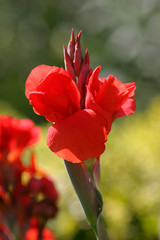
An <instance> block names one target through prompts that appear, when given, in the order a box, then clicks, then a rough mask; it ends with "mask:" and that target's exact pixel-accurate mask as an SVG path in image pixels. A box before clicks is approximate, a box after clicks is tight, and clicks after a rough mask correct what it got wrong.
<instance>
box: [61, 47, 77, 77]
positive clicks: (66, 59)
mask: <svg viewBox="0 0 160 240" xmlns="http://www.w3.org/2000/svg"><path fill="white" fill-rule="evenodd" d="M63 51H64V64H65V69H66V70H68V72H69V74H70V76H71V78H72V79H73V80H74V81H75V82H76V75H75V72H74V68H73V63H72V61H71V59H70V57H69V55H68V53H67V50H66V48H65V46H64V47H63Z"/></svg>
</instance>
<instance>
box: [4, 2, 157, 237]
mask: <svg viewBox="0 0 160 240" xmlns="http://www.w3.org/2000/svg"><path fill="white" fill-rule="evenodd" d="M72 28H74V29H75V31H77V32H78V31H80V30H81V29H82V30H83V34H82V50H83V52H84V51H85V48H86V47H88V49H89V55H90V64H91V66H92V67H93V68H94V67H96V66H97V65H101V66H102V71H101V76H103V77H104V76H107V75H108V74H110V73H111V74H113V75H114V76H116V77H117V78H119V79H120V80H121V81H122V82H131V81H135V82H136V84H137V90H136V100H137V111H136V113H135V114H134V115H132V116H129V117H126V118H123V119H119V120H116V122H115V123H114V125H113V127H112V131H111V133H110V134H109V136H108V141H107V143H106V151H105V153H104V154H103V155H102V157H101V193H102V196H103V201H104V208H103V215H104V218H105V221H106V225H107V229H108V233H109V236H110V239H113V240H142V239H145V240H156V239H158V221H159V213H160V143H159V142H160V97H159V89H160V2H159V1H158V0H152V1H151V0H141V1H139V0H134V1H132V0H122V1H119V0H99V1H97V0H86V1H85V0H82V1H76V0H45V1H44V0H1V1H0V114H8V115H12V116H14V117H17V118H31V119H32V120H34V121H35V123H36V124H37V125H39V126H40V127H41V128H42V140H41V142H40V143H39V144H38V145H37V146H36V147H35V151H36V154H37V161H38V166H40V167H41V168H43V169H45V170H46V171H47V172H48V173H49V174H50V176H51V177H52V178H53V179H54V181H55V184H56V186H57V188H58V191H59V195H60V199H59V214H58V215H57V218H56V219H54V221H52V222H49V226H50V227H51V228H52V229H53V231H54V233H55V235H56V237H57V239H58V240H79V239H88V240H92V239H93V240H94V239H95V238H94V236H93V235H92V233H91V232H90V230H89V227H88V224H87V222H86V220H85V216H84V214H83V211H82V209H81V206H80V204H79V202H78V200H77V197H76V195H75V193H74V191H73V189H72V186H71V183H70V181H69V178H68V176H67V173H66V170H65V167H64V165H63V162H62V160H61V159H59V158H58V157H56V156H55V155H54V154H53V153H52V152H51V151H50V150H49V149H48V148H47V146H46V141H45V140H46V134H47V129H48V126H49V123H47V122H46V121H45V120H44V118H43V117H40V116H36V115H35V114H34V112H33V110H32V107H31V106H30V105H29V104H28V100H27V99H26V98H25V95H24V84H25V80H26V78H27V76H28V75H29V73H30V71H31V69H33V68H34V67H35V66H37V65H39V64H42V63H43V64H48V65H56V66H59V67H61V66H63V51H62V47H63V44H65V45H67V42H68V40H69V37H70V32H71V29H72Z"/></svg>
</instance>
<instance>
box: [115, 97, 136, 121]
mask: <svg viewBox="0 0 160 240" xmlns="http://www.w3.org/2000/svg"><path fill="white" fill-rule="evenodd" d="M135 111H136V100H135V99H134V98H133V97H131V98H128V99H127V101H126V102H125V103H124V104H123V105H122V107H121V108H120V110H119V111H118V115H117V116H116V118H119V117H123V116H128V115H131V114H133V113H134V112H135Z"/></svg>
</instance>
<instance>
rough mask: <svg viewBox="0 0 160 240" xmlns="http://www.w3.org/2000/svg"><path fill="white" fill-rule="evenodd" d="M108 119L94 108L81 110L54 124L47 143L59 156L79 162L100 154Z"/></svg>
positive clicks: (102, 149) (103, 147) (103, 146)
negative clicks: (93, 109)
mask: <svg viewBox="0 0 160 240" xmlns="http://www.w3.org/2000/svg"><path fill="white" fill-rule="evenodd" d="M106 124H107V123H106V120H105V119H104V118H103V117H102V116H101V115H100V114H97V113H95V112H94V111H92V110H89V109H88V110H80V111H78V112H76V113H75V114H73V115H71V116H70V117H68V118H65V119H63V120H62V121H60V122H58V123H55V124H53V125H52V126H51V127H50V128H49V130H48V136H47V145H48V146H49V148H50V149H51V150H52V151H53V152H54V153H55V154H57V156H59V157H61V158H63V159H65V160H68V161H70V162H74V163H78V162H82V161H84V160H86V159H88V158H95V157H97V156H100V155H101V154H102V153H103V151H104V149H105V145H104V142H105V141H106V130H105V129H106Z"/></svg>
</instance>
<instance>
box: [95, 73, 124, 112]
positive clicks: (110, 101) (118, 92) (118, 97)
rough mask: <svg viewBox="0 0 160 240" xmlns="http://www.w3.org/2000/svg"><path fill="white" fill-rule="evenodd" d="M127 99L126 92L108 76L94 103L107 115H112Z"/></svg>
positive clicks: (117, 81) (117, 82)
mask: <svg viewBox="0 0 160 240" xmlns="http://www.w3.org/2000/svg"><path fill="white" fill-rule="evenodd" d="M127 97H128V90H127V88H126V87H125V85H124V84H123V83H121V82H120V81H119V80H118V79H117V78H115V77H114V76H112V75H109V76H108V77H107V79H106V80H105V82H104V83H103V85H102V86H101V88H100V90H99V92H98V94H97V96H96V99H95V101H96V103H97V104H98V105H100V106H101V108H103V109H104V110H105V111H107V112H108V113H111V114H114V113H115V112H116V111H117V110H119V109H120V107H121V105H122V104H123V103H124V102H125V101H126V99H127Z"/></svg>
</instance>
